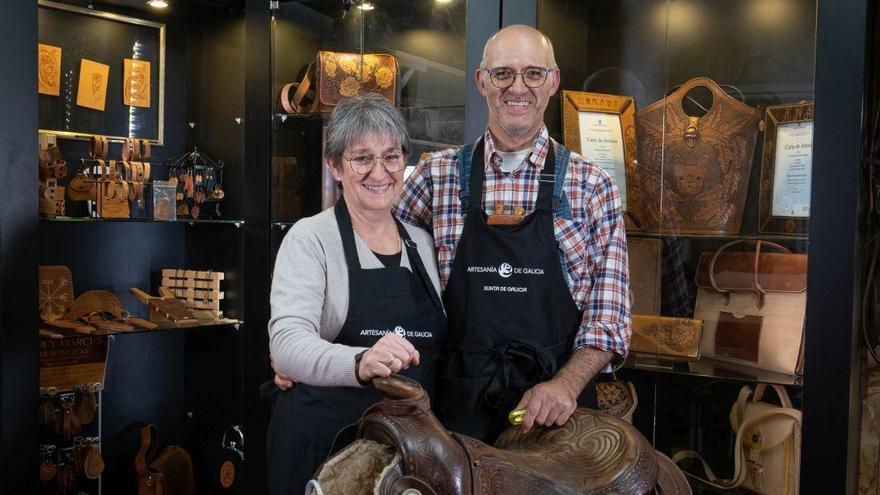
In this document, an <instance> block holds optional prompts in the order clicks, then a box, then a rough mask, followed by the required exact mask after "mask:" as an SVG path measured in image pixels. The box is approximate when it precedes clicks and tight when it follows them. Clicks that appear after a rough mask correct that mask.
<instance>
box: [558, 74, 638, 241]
mask: <svg viewBox="0 0 880 495" xmlns="http://www.w3.org/2000/svg"><path fill="white" fill-rule="evenodd" d="M635 111H636V105H635V100H634V99H633V98H632V97H629V96H618V95H606V94H602V93H586V92H583V91H567V90H563V91H562V137H563V141H564V142H565V146H566V147H567V148H569V149H570V150H572V151H574V152H576V153H579V154H580V155H581V156H583V157H584V158H585V159H586V160H587V161H588V162H590V163H592V164H593V165H597V166H598V167H600V168H601V169H602V170H604V171H605V172H606V173H608V175H610V176H611V177H612V178H613V179H614V183H615V184H617V188H618V190H619V191H620V202H621V205H622V207H623V209H624V211H625V212H626V228H627V230H638V228H639V225H640V222H639V221H638V213H639V211H640V208H639V202H638V183H637V182H636V177H635V173H636V128H635Z"/></svg>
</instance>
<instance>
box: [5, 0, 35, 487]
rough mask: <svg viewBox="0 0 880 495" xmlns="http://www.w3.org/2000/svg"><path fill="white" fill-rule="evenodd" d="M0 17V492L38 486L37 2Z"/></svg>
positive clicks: (9, 5) (13, 6) (15, 5)
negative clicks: (35, 254) (35, 243)
mask: <svg viewBox="0 0 880 495" xmlns="http://www.w3.org/2000/svg"><path fill="white" fill-rule="evenodd" d="M3 7H4V8H3V15H2V16H0V45H2V46H3V49H2V50H0V67H2V68H3V69H2V70H0V108H3V112H2V115H3V116H2V117H0V119H2V120H0V190H2V194H0V270H2V272H0V301H2V305H0V322H2V324H0V445H2V446H3V448H2V456H0V493H8V494H19V493H32V492H34V491H35V490H36V483H37V477H36V469H35V467H36V465H37V443H38V431H37V421H36V411H37V396H38V394H37V389H38V382H37V333H36V332H35V331H34V330H35V327H36V318H35V312H34V311H33V310H32V308H36V307H37V297H36V290H37V288H36V266H35V264H36V263H35V256H34V253H35V250H34V247H35V245H34V241H35V239H36V230H37V220H36V215H37V181H36V179H35V177H36V153H37V150H38V147H37V132H36V129H37V93H36V91H34V88H36V87H37V78H36V74H37V63H36V56H35V55H36V44H37V6H36V2H6V3H4V6H3Z"/></svg>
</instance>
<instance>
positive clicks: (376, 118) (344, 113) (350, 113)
mask: <svg viewBox="0 0 880 495" xmlns="http://www.w3.org/2000/svg"><path fill="white" fill-rule="evenodd" d="M369 134H375V135H378V136H384V137H387V138H388V139H389V140H390V141H391V142H392V143H394V145H395V146H399V147H400V150H401V151H402V152H403V153H404V154H409V150H410V144H409V131H408V130H407V129H406V122H404V120H403V115H401V114H400V111H398V110H397V109H396V108H394V105H392V104H391V103H390V102H389V101H388V100H387V99H385V97H384V96H381V95H378V94H375V93H365V94H363V95H358V96H353V97H351V98H346V99H344V100H342V101H340V102H339V103H338V104H337V105H336V108H334V109H333V113H332V114H330V123H329V124H327V138H326V139H327V142H326V144H325V145H324V156H325V157H326V158H329V159H330V160H332V161H333V162H334V163H338V162H339V159H340V158H342V153H343V152H344V151H345V150H346V149H347V148H348V147H350V146H353V145H355V144H356V143H358V142H359V141H361V140H362V139H364V138H365V137H366V136H367V135H369Z"/></svg>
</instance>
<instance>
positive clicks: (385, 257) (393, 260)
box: [373, 251, 403, 268]
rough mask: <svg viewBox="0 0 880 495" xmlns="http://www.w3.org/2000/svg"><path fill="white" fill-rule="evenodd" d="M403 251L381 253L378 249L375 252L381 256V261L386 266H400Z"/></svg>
mask: <svg viewBox="0 0 880 495" xmlns="http://www.w3.org/2000/svg"><path fill="white" fill-rule="evenodd" d="M402 252H403V251H398V252H396V253H394V254H379V253H377V252H376V251H373V254H375V255H376V257H377V258H379V261H381V262H382V264H383V265H385V268H391V267H393V266H400V253H402Z"/></svg>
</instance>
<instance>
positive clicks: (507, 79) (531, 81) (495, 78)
mask: <svg viewBox="0 0 880 495" xmlns="http://www.w3.org/2000/svg"><path fill="white" fill-rule="evenodd" d="M483 70H485V71H486V74H489V79H491V80H492V84H494V85H495V87H496V88H500V89H507V88H509V87H510V86H512V85H513V82H514V81H516V76H520V77H522V81H523V84H525V85H526V86H528V87H530V88H533V89H534V88H540V87H541V86H543V85H544V83H545V82H547V74H549V73H551V72H553V70H555V69H545V68H543V67H526V68H525V69H523V70H521V71H520V72H515V71H514V70H513V69H511V68H510V67H497V68H495V69H483Z"/></svg>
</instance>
